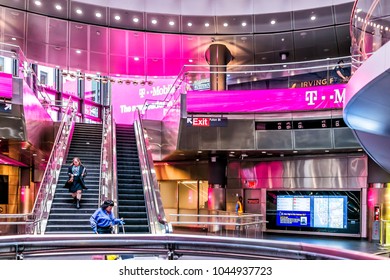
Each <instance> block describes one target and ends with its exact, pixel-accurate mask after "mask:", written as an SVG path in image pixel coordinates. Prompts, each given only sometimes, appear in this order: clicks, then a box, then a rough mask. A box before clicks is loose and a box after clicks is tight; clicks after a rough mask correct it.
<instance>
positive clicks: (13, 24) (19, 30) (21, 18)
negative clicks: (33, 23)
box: [4, 8, 26, 37]
mask: <svg viewBox="0 0 390 280" xmlns="http://www.w3.org/2000/svg"><path fill="white" fill-rule="evenodd" d="M4 13H5V16H4V34H7V35H12V36H16V37H24V36H25V31H24V26H25V23H26V13H25V12H20V11H17V10H13V9H8V8H5V9H4Z"/></svg>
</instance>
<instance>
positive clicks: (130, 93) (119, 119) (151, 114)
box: [111, 79, 174, 124]
mask: <svg viewBox="0 0 390 280" xmlns="http://www.w3.org/2000/svg"><path fill="white" fill-rule="evenodd" d="M173 82H174V79H161V80H153V84H152V85H148V84H145V85H140V84H138V85H126V84H124V83H123V84H118V83H114V84H112V85H111V92H112V107H113V113H114V119H115V122H116V123H119V124H131V123H133V120H134V113H135V111H136V110H137V108H138V109H139V110H143V109H144V112H143V113H144V114H145V116H144V117H145V119H148V120H161V119H162V118H163V116H164V110H166V109H167V107H165V106H164V104H165V102H164V100H165V98H166V96H167V94H168V93H169V91H170V90H171V87H172V84H173ZM146 104H149V105H148V106H147V110H146V111H145V108H146V107H145V105H146Z"/></svg>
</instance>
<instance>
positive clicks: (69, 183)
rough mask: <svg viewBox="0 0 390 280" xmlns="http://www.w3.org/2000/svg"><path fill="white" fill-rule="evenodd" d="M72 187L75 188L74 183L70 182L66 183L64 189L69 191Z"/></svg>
mask: <svg viewBox="0 0 390 280" xmlns="http://www.w3.org/2000/svg"><path fill="white" fill-rule="evenodd" d="M71 186H73V182H72V181H69V180H68V181H66V182H65V185H64V188H65V189H69V188H70V187H71Z"/></svg>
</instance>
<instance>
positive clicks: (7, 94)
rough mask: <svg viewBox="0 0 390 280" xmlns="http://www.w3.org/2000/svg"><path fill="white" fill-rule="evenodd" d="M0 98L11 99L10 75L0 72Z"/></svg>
mask: <svg viewBox="0 0 390 280" xmlns="http://www.w3.org/2000/svg"><path fill="white" fill-rule="evenodd" d="M0 97H2V98H9V99H11V98H12V74H7V73H3V72H0Z"/></svg>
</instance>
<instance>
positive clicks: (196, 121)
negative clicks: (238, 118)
mask: <svg viewBox="0 0 390 280" xmlns="http://www.w3.org/2000/svg"><path fill="white" fill-rule="evenodd" d="M187 126H205V127H209V126H217V127H223V126H227V118H203V117H189V118H187Z"/></svg>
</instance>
